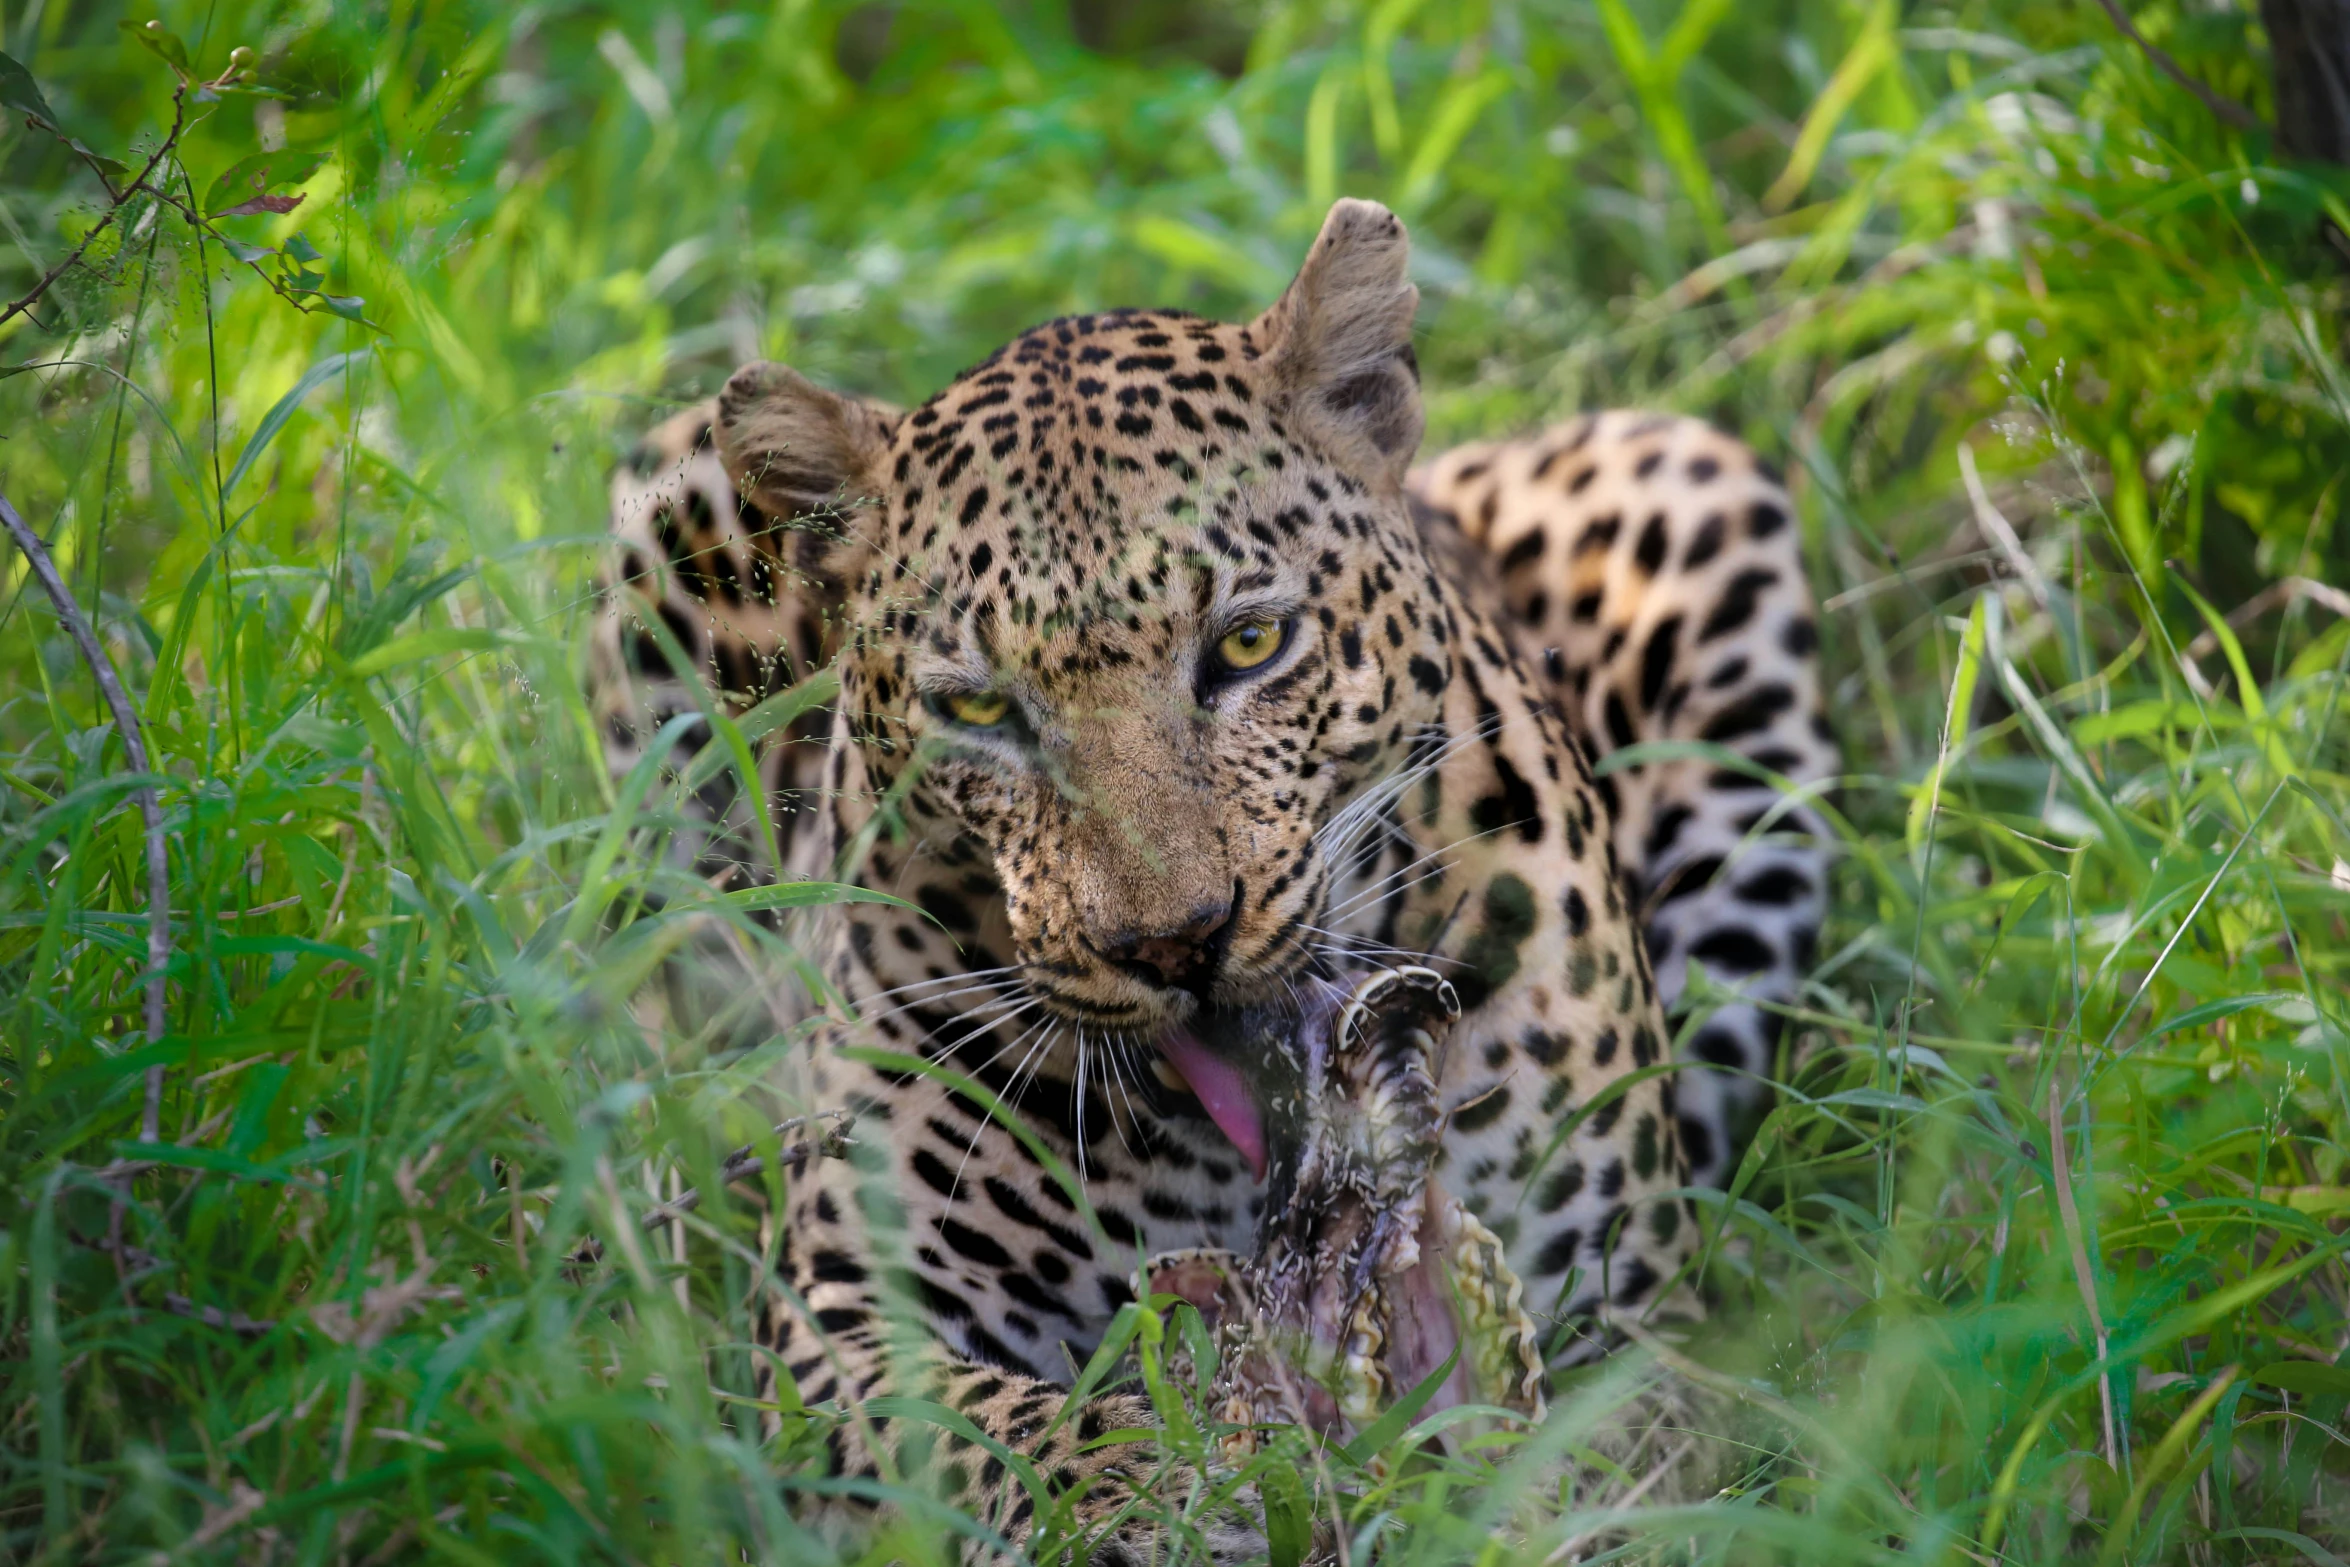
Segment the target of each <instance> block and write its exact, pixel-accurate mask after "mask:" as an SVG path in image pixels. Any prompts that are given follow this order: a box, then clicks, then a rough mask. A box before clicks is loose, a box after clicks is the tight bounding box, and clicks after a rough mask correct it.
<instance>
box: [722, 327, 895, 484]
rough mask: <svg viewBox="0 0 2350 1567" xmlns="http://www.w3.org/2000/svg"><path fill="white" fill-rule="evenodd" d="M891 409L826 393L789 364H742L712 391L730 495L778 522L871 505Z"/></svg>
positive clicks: (889, 431)
mask: <svg viewBox="0 0 2350 1567" xmlns="http://www.w3.org/2000/svg"><path fill="white" fill-rule="evenodd" d="M898 419H899V413H898V410H896V409H895V408H892V407H890V406H888V405H887V404H885V403H878V402H872V401H869V400H867V399H865V398H860V397H844V396H842V395H841V394H840V393H838V392H828V391H826V390H824V388H822V387H820V386H818V385H816V384H815V383H814V382H812V381H810V380H809V379H808V378H807V377H806V376H804V375H802V374H800V373H799V372H798V371H797V370H794V369H792V368H791V366H789V365H779V364H773V363H770V362H768V361H765V360H761V361H759V362H757V363H754V364H748V365H745V366H743V367H742V368H741V369H740V370H737V371H736V372H735V373H734V375H733V376H732V377H731V378H730V379H729V380H728V381H727V383H726V389H725V390H724V391H722V392H720V393H719V394H718V426H717V437H718V456H719V460H720V461H722V462H723V463H725V465H726V476H727V477H728V478H730V479H732V480H733V481H734V487H735V493H736V494H738V495H740V496H742V497H743V498H744V499H745V500H747V501H750V502H752V503H753V504H755V505H757V506H758V507H759V508H760V509H761V510H762V511H765V512H766V513H767V514H768V515H770V516H772V517H774V518H776V519H778V520H779V521H782V522H785V523H790V522H795V521H799V520H801V519H817V518H827V517H829V518H833V519H836V520H837V521H839V522H842V523H845V521H846V519H847V517H848V516H849V514H850V513H852V512H855V511H857V510H859V509H860V508H862V507H865V506H869V505H871V504H872V502H873V500H874V499H875V497H876V496H878V495H879V494H880V481H881V477H882V459H883V458H884V457H885V456H886V455H887V453H888V451H889V442H890V436H891V434H892V432H894V431H895V429H896V427H897V422H898Z"/></svg>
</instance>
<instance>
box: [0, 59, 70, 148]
mask: <svg viewBox="0 0 2350 1567" xmlns="http://www.w3.org/2000/svg"><path fill="white" fill-rule="evenodd" d="M0 104H6V105H7V106H8V107H9V108H11V109H14V110H16V111H17V112H18V113H19V114H24V115H29V116H31V117H32V118H33V119H36V120H39V121H40V122H41V123H42V124H43V125H46V126H48V127H49V128H50V129H51V130H55V129H56V128H57V111H56V110H55V109H52V108H50V107H49V100H48V99H46V98H44V97H42V96H41V86H40V83H38V82H36V81H34V80H33V73H32V72H30V71H28V70H26V69H25V68H24V67H23V66H22V65H20V64H18V63H17V62H16V60H15V59H13V58H11V57H10V56H8V55H5V54H0Z"/></svg>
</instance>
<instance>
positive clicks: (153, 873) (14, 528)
mask: <svg viewBox="0 0 2350 1567" xmlns="http://www.w3.org/2000/svg"><path fill="white" fill-rule="evenodd" d="M0 319H5V318H4V317H0ZM0 525H5V526H6V527H7V529H8V534H9V537H11V538H13V539H14V540H15V541H16V547H17V548H18V549H20V550H22V551H24V555H25V559H26V560H28V561H30V562H32V567H33V575H34V576H35V577H37V578H39V579H40V583H41V591H43V592H44V593H47V594H48V595H49V602H50V603H52V604H54V605H55V606H56V607H57V618H58V619H59V620H61V621H63V622H65V629H66V630H67V631H68V632H69V633H71V635H72V637H73V640H74V645H75V646H77V647H79V648H80V649H81V652H82V659H83V661H84V662H86V663H87V664H88V665H89V666H90V673H91V674H92V675H93V676H95V677H96V678H97V681H98V689H99V691H100V692H101V693H102V694H103V695H104V696H105V698H106V705H107V707H108V708H110V709H111V710H112V711H113V713H114V727H115V731H116V733H118V734H120V735H121V736H122V748H123V751H124V752H125V753H126V754H127V756H128V758H129V761H130V766H131V771H132V772H134V773H146V772H151V771H153V769H152V768H150V767H149V766H148V761H147V740H146V735H145V733H144V732H143V731H142V730H141V729H140V728H139V715H138V711H137V709H135V708H133V707H132V706H131V699H130V696H129V694H128V693H127V692H125V691H124V690H123V688H122V681H121V679H120V678H119V677H117V676H116V674H115V672H114V661H113V660H112V659H110V658H108V657H107V656H106V650H105V649H104V648H102V647H100V646H99V645H98V633H97V632H96V631H94V630H92V629H91V627H90V622H89V618H88V617H87V616H85V615H84V614H83V613H82V607H81V605H80V604H78V603H76V602H75V600H74V596H73V590H72V589H71V588H68V587H67V586H66V585H65V579H64V578H63V577H61V576H59V575H58V574H57V565H56V563H55V562H54V561H52V560H51V559H50V558H49V551H48V550H47V548H46V547H44V546H43V545H42V543H41V536H40V535H39V534H37V533H35V532H34V531H33V530H32V528H31V526H30V525H29V524H27V523H26V522H25V520H24V519H23V518H22V517H19V516H18V515H17V514H16V508H15V507H13V506H11V505H9V504H8V498H7V497H6V496H4V495H0ZM138 800H139V815H140V816H141V817H142V818H144V820H145V823H146V838H147V1018H146V1021H147V1043H148V1044H150V1045H152V1044H154V1043H155V1042H156V1041H157V1040H159V1039H161V1038H162V1037H163V1022H164V989H163V972H164V969H165V968H166V967H167V966H168V965H169V964H170V962H171V861H170V857H169V855H168V854H167V853H166V851H165V847H164V841H163V806H162V804H161V803H160V802H159V801H158V800H157V799H156V798H155V789H154V786H153V785H151V784H150V785H148V786H146V787H144V788H142V789H140V790H139V794H138ZM162 1117H163V1064H162V1063H161V1062H157V1063H156V1064H155V1065H153V1066H151V1067H149V1068H147V1103H146V1107H145V1109H144V1110H142V1111H141V1112H140V1115H139V1141H141V1142H145V1143H151V1142H155V1141H157V1140H158V1135H159V1131H160V1128H161V1124H162Z"/></svg>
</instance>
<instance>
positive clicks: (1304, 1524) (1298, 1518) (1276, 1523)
mask: <svg viewBox="0 0 2350 1567" xmlns="http://www.w3.org/2000/svg"><path fill="white" fill-rule="evenodd" d="M1257 1489H1258V1490H1259V1491H1260V1492H1261V1493H1263V1495H1264V1498H1265V1546H1266V1549H1267V1551H1268V1552H1269V1553H1270V1554H1271V1557H1272V1562H1273V1567H1298V1563H1300V1562H1302V1561H1304V1560H1305V1557H1306V1551H1307V1549H1308V1548H1309V1547H1311V1546H1312V1545H1313V1543H1314V1511H1313V1506H1312V1504H1311V1502H1309V1501H1308V1499H1307V1497H1306V1488H1305V1483H1304V1482H1303V1481H1302V1480H1300V1479H1299V1478H1298V1474H1297V1467H1296V1466H1295V1465H1294V1464H1285V1463H1273V1464H1267V1465H1266V1466H1265V1469H1264V1472H1263V1473H1262V1474H1261V1475H1259V1476H1258V1477H1257Z"/></svg>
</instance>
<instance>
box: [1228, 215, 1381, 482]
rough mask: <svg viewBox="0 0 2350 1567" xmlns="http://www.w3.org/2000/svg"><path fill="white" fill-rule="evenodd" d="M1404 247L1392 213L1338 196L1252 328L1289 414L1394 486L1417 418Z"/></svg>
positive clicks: (1336, 450) (1326, 444)
mask: <svg viewBox="0 0 2350 1567" xmlns="http://www.w3.org/2000/svg"><path fill="white" fill-rule="evenodd" d="M1411 254H1412V242H1411V236H1410V235H1408V234H1406V233H1405V232H1404V226H1403V223H1402V220H1400V219H1399V218H1397V217H1396V215H1395V214H1394V213H1392V212H1390V211H1388V210H1387V209H1386V208H1385V207H1382V206H1380V205H1379V204H1378V203H1377V202H1375V201H1356V200H1353V199H1351V198H1349V199H1347V200H1344V201H1341V202H1339V203H1338V204H1337V205H1336V206H1334V207H1332V208H1331V209H1330V216H1328V217H1327V218H1324V219H1323V220H1322V232H1321V234H1320V235H1319V236H1318V237H1317V238H1316V239H1315V240H1314V248H1313V249H1312V250H1310V251H1308V252H1307V253H1306V260H1305V265H1304V266H1302V267H1300V268H1298V272H1297V277H1296V278H1295V279H1293V280H1292V281H1291V283H1290V285H1289V287H1288V289H1287V290H1286V291H1284V292H1283V294H1282V295H1281V298H1280V300H1279V301H1278V302H1277V303H1276V304H1275V305H1274V306H1273V308H1272V309H1270V310H1268V311H1266V312H1265V313H1264V314H1263V315H1261V316H1259V317H1258V318H1257V319H1256V322H1255V325H1254V326H1253V327H1252V328H1251V332H1252V335H1254V336H1255V337H1256V339H1257V341H1258V342H1259V343H1260V344H1261V345H1262V346H1263V352H1264V355H1265V362H1266V365H1267V367H1268V368H1269V369H1270V371H1271V372H1272V376H1273V380H1274V384H1275V387H1276V389H1277V392H1278V394H1279V395H1280V396H1282V397H1283V398H1284V399H1285V401H1286V402H1287V404H1288V408H1289V413H1290V417H1291V418H1292V419H1293V420H1294V421H1296V422H1297V423H1299V424H1301V425H1303V426H1304V428H1305V430H1306V432H1307V433H1308V434H1310V435H1311V436H1312V437H1313V438H1314V439H1315V441H1316V443H1317V444H1319V445H1321V446H1322V447H1324V448H1325V449H1326V450H1329V451H1330V453H1331V455H1333V456H1336V457H1340V458H1342V459H1349V460H1351V461H1352V462H1353V463H1354V464H1356V465H1358V466H1359V467H1361V468H1364V469H1368V470H1369V471H1371V472H1373V473H1376V474H1380V475H1382V476H1384V477H1385V478H1387V479H1388V480H1390V481H1391V482H1394V483H1401V482H1402V480H1403V475H1404V470H1405V469H1406V468H1407V467H1409V466H1410V465H1411V460H1412V454H1413V453H1414V452H1415V451H1417V450H1418V449H1419V445H1420V430H1421V427H1422V424H1423V422H1424V420H1423V416H1422V414H1421V411H1420V365H1419V361H1418V360H1417V359H1416V358H1414V357H1413V354H1412V312H1413V311H1414V310H1415V309H1416V308H1417V307H1418V305H1419V302H1420V291H1419V290H1418V289H1416V288H1414V287H1413V286H1412V285H1411V284H1410V283H1408V282H1406V281H1405V279H1404V268H1405V266H1406V265H1407V264H1408V263H1409V262H1410V260H1411Z"/></svg>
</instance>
